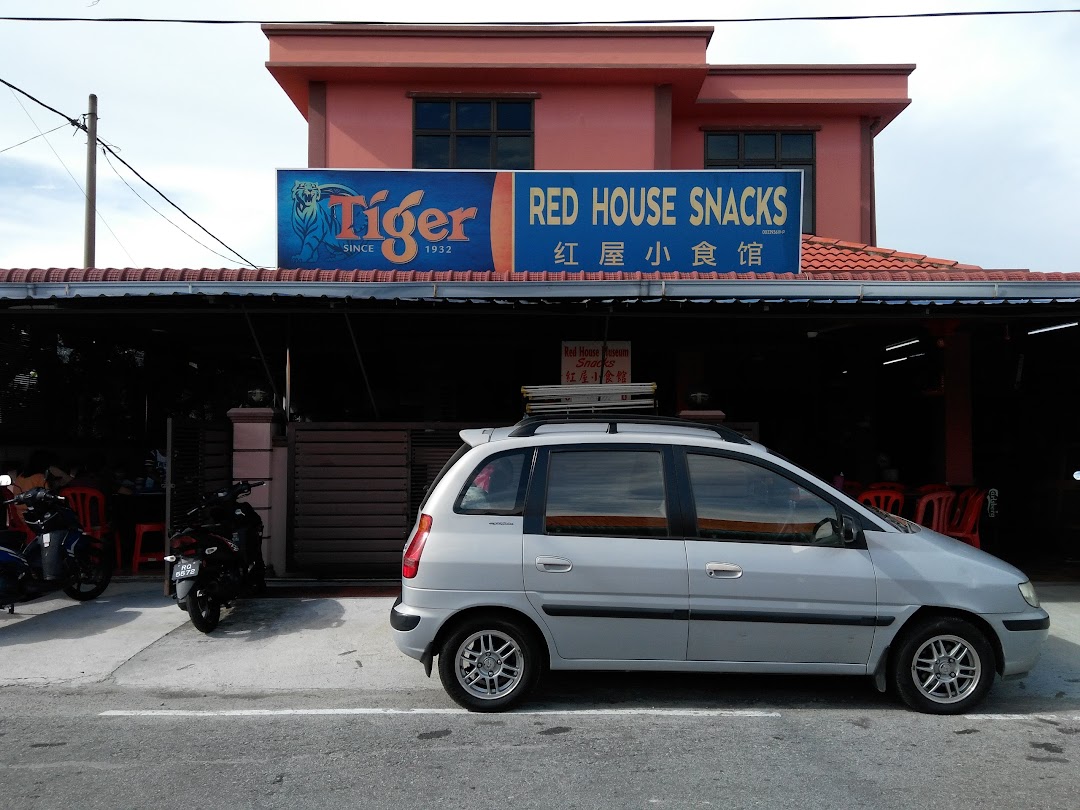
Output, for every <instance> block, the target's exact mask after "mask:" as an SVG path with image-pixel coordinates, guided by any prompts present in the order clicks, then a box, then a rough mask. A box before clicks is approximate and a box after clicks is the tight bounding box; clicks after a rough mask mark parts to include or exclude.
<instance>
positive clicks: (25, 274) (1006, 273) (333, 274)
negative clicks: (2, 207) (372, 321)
mask: <svg viewBox="0 0 1080 810" xmlns="http://www.w3.org/2000/svg"><path fill="white" fill-rule="evenodd" d="M650 279H652V280H656V279H661V280H679V279H694V280H706V281H709V280H715V281H718V282H722V281H724V280H740V281H754V280H762V281H774V280H788V281H790V280H792V279H797V280H800V281H814V280H815V279H820V280H829V281H834V280H835V281H940V282H950V281H987V280H989V281H1080V272H1076V273H1032V272H1031V271H1029V270H1019V269H999V270H990V271H987V270H984V269H983V268H982V267H979V266H978V265H974V264H962V263H960V262H957V261H953V260H949V259H936V258H932V257H929V256H925V255H922V254H918V253H907V252H904V251H898V250H891V249H889V248H883V247H879V246H876V245H864V244H861V243H858V242H846V241H841V240H839V239H831V238H828V237H822V236H803V240H802V273H801V274H799V275H793V274H791V273H774V272H767V271H766V272H760V273H757V272H735V271H728V272H719V271H716V270H709V271H701V270H684V271H665V272H658V271H657V272H647V271H640V270H634V271H619V270H578V271H574V272H566V271H540V270H536V271H534V270H526V271H523V272H518V273H510V272H505V271H501V272H492V271H486V270H476V271H470V270H463V271H406V270H396V271H395V270H325V269H321V270H297V269H292V268H261V269H255V268H225V269H215V268H93V269H88V270H86V269H80V268H56V267H53V268H35V269H26V268H12V269H0V283H8V284H26V283H42V282H48V283H78V282H80V281H108V282H117V283H122V282H125V281H140V282H147V281H162V282H177V281H234V282H235V281H240V282H252V281H265V282H287V281H305V282H314V281H322V282H328V281H329V282H336V281H342V282H344V281H347V282H355V283H360V284H364V283H370V282H395V281H396V282H402V281H423V282H431V283H442V282H447V281H509V282H519V283H527V282H530V281H541V282H544V281H615V282H618V281H641V280H650Z"/></svg>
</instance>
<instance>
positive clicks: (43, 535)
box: [0, 476, 115, 613]
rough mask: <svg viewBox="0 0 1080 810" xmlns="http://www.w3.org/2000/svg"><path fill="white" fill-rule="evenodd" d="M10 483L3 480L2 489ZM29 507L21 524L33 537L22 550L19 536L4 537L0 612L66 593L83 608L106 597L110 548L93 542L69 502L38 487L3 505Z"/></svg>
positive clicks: (1, 542) (106, 542) (0, 539)
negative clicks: (57, 593) (94, 600)
mask: <svg viewBox="0 0 1080 810" xmlns="http://www.w3.org/2000/svg"><path fill="white" fill-rule="evenodd" d="M8 483H10V479H8V478H7V476H0V485H6V484H8ZM4 503H5V505H6V504H12V503H14V504H21V505H23V506H25V507H26V512H25V513H23V521H24V522H25V523H26V525H27V526H28V527H29V528H30V530H31V531H32V533H33V537H32V538H31V540H30V541H29V542H27V543H26V544H25V546H22V547H21V548H20V547H19V545H20V542H19V541H21V539H22V536H21V533H20V532H0V609H2V608H5V607H6V608H7V610H8V612H9V613H14V612H15V605H16V604H18V603H20V602H28V601H30V600H31V599H37V598H38V597H39V596H44V595H45V594H47V593H52V592H53V591H56V590H58V589H59V590H62V591H63V592H64V593H65V594H67V595H68V596H70V597H71V598H72V599H77V600H78V601H80V602H85V601H86V600H88V599H96V598H97V597H98V596H101V594H102V593H104V591H105V589H106V588H107V587H108V586H109V582H110V580H111V579H112V575H113V567H114V559H115V550H114V549H113V547H112V542H111V541H109V540H106V539H101V538H97V537H91V536H90V535H88V534H86V533H85V532H84V531H83V530H82V527H81V526H80V525H79V519H78V517H77V516H76V515H75V512H74V511H73V510H72V509H71V507H70V506H68V505H67V500H66V499H65V498H63V497H61V496H60V495H57V494H55V493H53V492H50V491H49V490H47V489H45V488H43V487H39V488H36V489H30V490H27V491H26V492H22V493H19V494H18V495H16V496H15V497H14V498H11V499H10V500H7V501H4Z"/></svg>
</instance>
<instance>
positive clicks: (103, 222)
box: [0, 79, 136, 267]
mask: <svg viewBox="0 0 1080 810" xmlns="http://www.w3.org/2000/svg"><path fill="white" fill-rule="evenodd" d="M0 81H3V80H2V79H0ZM4 84H7V82H4ZM9 86H10V85H9ZM20 92H21V91H20ZM11 95H12V96H14V97H15V101H16V102H17V103H18V105H19V106H20V107H22V111H23V112H24V113H26V117H27V118H29V119H30V123H31V124H33V125H34V129H36V130H37V131H38V133H39V134H40V137H42V138H44V139H45V143H47V144H48V145H49V149H50V150H51V151H52V153H53V154H54V155H55V156H56V159H57V160H58V161H60V165H61V166H63V167H64V171H65V172H67V175H68V177H70V178H71V182H72V183H74V184H75V187H76V188H77V189H79V191H80V192H81V193H82V195H83V197H86V199H87V200H89V199H90V197H89V195H88V194H87V193H86V189H84V188H83V187H82V184H81V183H79V181H78V180H76V179H75V175H73V174H72V173H71V169H69V168H68V167H67V164H66V163H64V159H63V158H62V157H60V153H59V152H57V151H56V149H55V148H54V147H53V145H52V143H51V142H50V141H49V139H48V138H45V135H46V133H44V132H42V131H41V127H39V126H38V125H37V121H35V120H34V117H33V116H32V115H30V111H29V110H28V109H26V105H25V104H23V103H22V99H21V98H19V97H18V96H16V95H15V93H14V91H12V93H11ZM53 112H55V110H54V111H53ZM64 117H65V118H67V116H64ZM69 120H71V119H69ZM76 123H78V122H76ZM78 126H79V127H80V128H85V126H84V125H83V124H81V123H78ZM94 214H95V216H97V218H98V219H100V220H101V224H102V225H104V226H105V227H106V228H107V229H108V231H109V233H110V234H112V238H113V239H115V240H116V244H118V245H119V246H120V249H121V250H122V251H124V253H126V254H127V257H128V259H129V260H130V261H131V264H132V266H133V267H134V266H135V264H136V262H135V259H134V258H132V256H131V254H130V253H128V249H127V248H126V247H124V243H123V242H121V241H120V237H119V236H117V235H116V231H114V230H113V229H112V227H111V226H110V225H109V223H108V222H107V221H106V220H105V217H104V216H102V213H101V211H100V210H98V208H97V207H96V206H95V208H94Z"/></svg>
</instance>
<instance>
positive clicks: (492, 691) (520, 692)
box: [439, 617, 543, 712]
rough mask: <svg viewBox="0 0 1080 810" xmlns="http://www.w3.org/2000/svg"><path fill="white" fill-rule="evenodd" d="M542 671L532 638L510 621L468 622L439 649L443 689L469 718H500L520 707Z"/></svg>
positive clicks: (536, 648)
mask: <svg viewBox="0 0 1080 810" xmlns="http://www.w3.org/2000/svg"><path fill="white" fill-rule="evenodd" d="M542 668H543V664H542V662H541V655H540V649H539V645H538V644H537V643H536V641H535V636H534V634H533V633H532V632H530V631H529V630H528V629H526V628H524V627H523V626H522V625H521V624H519V623H518V622H514V621H512V620H508V619H502V618H497V617H488V618H484V617H478V618H473V619H469V620H467V621H465V622H464V623H462V624H461V625H460V626H458V627H457V628H455V629H454V631H453V632H451V633H450V635H449V636H447V637H446V640H445V641H444V642H443V644H442V647H441V648H440V649H439V678H440V680H441V681H442V685H443V689H445V690H446V693H447V694H448V695H450V697H451V698H453V700H454V702H455V703H457V704H458V705H460V706H463V707H465V708H466V709H468V710H469V711H473V712H501V711H505V710H506V709H509V708H511V707H513V706H516V705H518V704H519V703H521V701H523V700H524V699H525V698H526V696H528V694H529V692H531V691H532V689H533V688H534V687H535V686H536V683H537V680H538V679H539V677H540V672H541V670H542Z"/></svg>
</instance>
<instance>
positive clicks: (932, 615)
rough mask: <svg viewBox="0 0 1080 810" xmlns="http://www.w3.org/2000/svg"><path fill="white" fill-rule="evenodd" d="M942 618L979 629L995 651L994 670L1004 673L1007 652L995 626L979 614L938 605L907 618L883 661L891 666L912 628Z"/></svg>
mask: <svg viewBox="0 0 1080 810" xmlns="http://www.w3.org/2000/svg"><path fill="white" fill-rule="evenodd" d="M940 618H953V619H961V620H963V621H966V622H968V623H969V624H971V625H973V626H974V627H975V628H976V629H978V630H979V631H980V632H981V633H982V634H983V636H985V638H986V641H987V643H988V644H989V645H990V649H991V650H993V653H994V670H995V671H996V672H997V674H998V675H1001V674H1003V673H1004V671H1005V651H1004V650H1003V649H1002V646H1001V639H1000V638H999V637H998V634H997V632H996V631H995V630H994V628H993V626H992V625H991V624H990V623H989V622H988V621H986V619H984V618H983V617H982V616H980V615H979V614H978V613H972V612H970V611H967V610H960V609H958V608H949V607H941V606H937V605H923V606H922V607H920V608H919V609H918V610H916V611H915V612H914V613H912V614H911V615H910V616H909V617H908V618H907V621H905V622H904V624H903V625H902V626H901V627H900V628H899V629H898V630H897V631H896V635H895V636H893V639H892V641H891V642H890V643H889V648H888V650H887V651H886V653H885V655H884V656H883V657H882V658H883V661H884V662H888V664H890V665H891V662H892V660H893V656H894V655H895V653H896V649H897V648H898V647H899V646H900V640H901V639H902V638H903V637H904V634H905V633H907V632H909V631H911V629H912V628H915V627H918V626H920V625H921V624H923V623H924V622H927V621H931V620H933V619H940Z"/></svg>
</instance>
